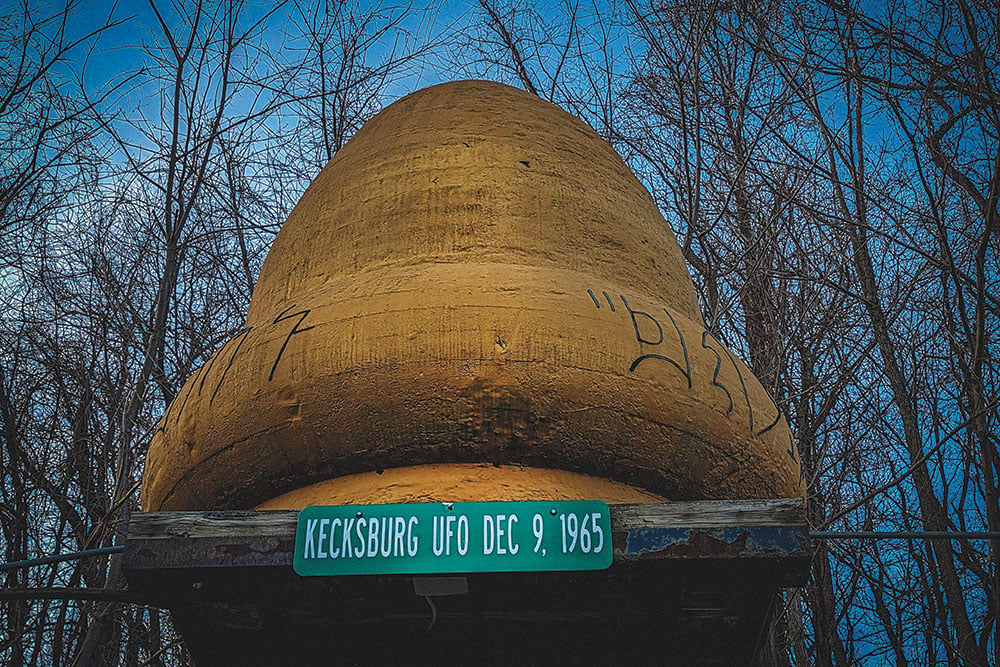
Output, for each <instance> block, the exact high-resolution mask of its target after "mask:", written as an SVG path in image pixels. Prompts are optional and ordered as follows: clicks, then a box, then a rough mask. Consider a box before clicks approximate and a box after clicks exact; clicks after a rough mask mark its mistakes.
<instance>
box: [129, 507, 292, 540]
mask: <svg viewBox="0 0 1000 667" xmlns="http://www.w3.org/2000/svg"><path fill="white" fill-rule="evenodd" d="M298 517H299V513H298V512H296V511H294V510H273V511H260V512H258V511H253V510H231V511H225V512H223V511H212V512H138V513H135V514H132V515H131V516H130V517H129V526H128V537H129V539H142V540H159V539H172V538H177V537H198V538H204V537H225V538H233V537H254V538H270V537H274V538H289V537H291V538H294V537H295V524H296V521H298Z"/></svg>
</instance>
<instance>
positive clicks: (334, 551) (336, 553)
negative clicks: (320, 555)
mask: <svg viewBox="0 0 1000 667" xmlns="http://www.w3.org/2000/svg"><path fill="white" fill-rule="evenodd" d="M341 523H343V522H342V521H341V519H340V517H337V518H335V519H331V520H330V558H336V557H337V556H339V555H340V549H337V548H336V545H337V543H336V542H335V541H334V540H335V539H336V538H334V536H333V535H334V533H335V532H336V530H337V526H339V525H340V524H341Z"/></svg>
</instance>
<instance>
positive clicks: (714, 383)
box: [701, 329, 733, 416]
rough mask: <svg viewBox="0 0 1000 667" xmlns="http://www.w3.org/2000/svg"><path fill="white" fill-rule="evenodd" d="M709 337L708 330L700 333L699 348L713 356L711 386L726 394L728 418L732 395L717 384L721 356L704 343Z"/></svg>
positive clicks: (720, 367)
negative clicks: (709, 351) (708, 351)
mask: <svg viewBox="0 0 1000 667" xmlns="http://www.w3.org/2000/svg"><path fill="white" fill-rule="evenodd" d="M710 335H711V334H710V333H708V329H706V330H705V331H702V332H701V346H702V347H703V348H705V349H706V350H711V351H712V352H713V353H714V354H715V370H714V371H712V386H714V387H718V388H719V389H721V390H722V391H724V392H725V393H726V398H727V399H729V407H728V408H726V416H729V415H730V414H732V412H733V395H732V394H730V393H729V389H727V388H726V386H725V385H724V384H722V383H721V382H719V371H720V370H722V355H720V354H719V351H718V350H716V349H715V348H714V347H711V346H710V345H707V344H706V343H705V341H706V339H707V338H708V337H709V336H710ZM712 340H715V337H714V336H713V337H712Z"/></svg>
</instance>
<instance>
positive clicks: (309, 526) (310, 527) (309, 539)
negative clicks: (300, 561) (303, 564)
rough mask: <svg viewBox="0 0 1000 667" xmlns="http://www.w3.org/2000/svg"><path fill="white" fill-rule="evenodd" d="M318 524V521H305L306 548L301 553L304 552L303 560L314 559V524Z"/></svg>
mask: <svg viewBox="0 0 1000 667" xmlns="http://www.w3.org/2000/svg"><path fill="white" fill-rule="evenodd" d="M318 523H319V519H306V546H305V549H303V551H304V552H305V553H304V554H303V555H302V557H303V558H315V557H316V545H315V544H314V543H313V531H314V530H316V524H318Z"/></svg>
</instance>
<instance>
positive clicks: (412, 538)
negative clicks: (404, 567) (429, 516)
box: [406, 516, 420, 558]
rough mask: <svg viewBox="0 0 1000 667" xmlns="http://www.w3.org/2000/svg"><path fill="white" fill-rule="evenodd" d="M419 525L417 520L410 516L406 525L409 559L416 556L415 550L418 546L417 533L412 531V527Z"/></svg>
mask: <svg viewBox="0 0 1000 667" xmlns="http://www.w3.org/2000/svg"><path fill="white" fill-rule="evenodd" d="M419 523H420V522H419V521H418V520H417V517H415V516H411V517H410V521H409V522H408V523H407V525H406V533H407V544H408V547H407V553H408V554H409V555H410V557H411V558H412V557H413V556H416V555H417V548H418V547H419V546H420V543H419V540H418V538H417V533H416V531H415V530H413V528H414V526H416V525H418V524H419Z"/></svg>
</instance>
